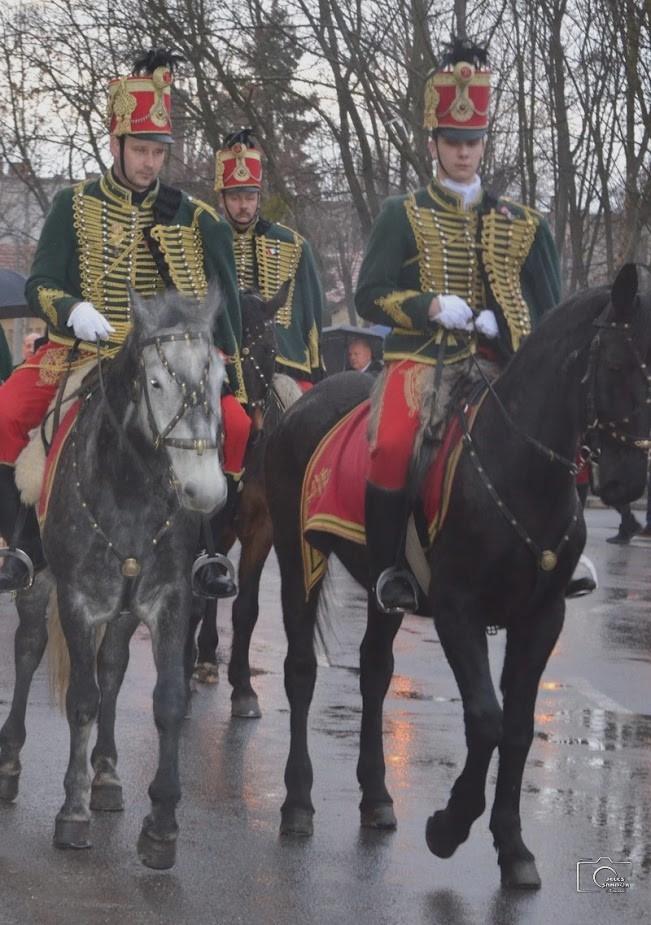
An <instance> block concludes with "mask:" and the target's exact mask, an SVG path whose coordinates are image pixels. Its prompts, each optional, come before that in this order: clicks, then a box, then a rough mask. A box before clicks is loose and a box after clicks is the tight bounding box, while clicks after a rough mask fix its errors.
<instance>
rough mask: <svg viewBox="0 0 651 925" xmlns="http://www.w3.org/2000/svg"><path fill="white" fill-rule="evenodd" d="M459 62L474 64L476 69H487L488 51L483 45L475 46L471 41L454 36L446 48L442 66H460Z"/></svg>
mask: <svg viewBox="0 0 651 925" xmlns="http://www.w3.org/2000/svg"><path fill="white" fill-rule="evenodd" d="M459 61H467V62H468V64H474V66H475V67H486V65H487V64H488V49H487V48H482V47H481V45H475V43H474V42H471V41H470V39H463V38H459V37H458V36H456V35H453V36H452V37H451V39H450V41H449V42H448V44H447V45H446V46H445V52H444V54H443V57H442V58H441V65H440V66H441V67H445V66H446V65H447V64H458V63H459Z"/></svg>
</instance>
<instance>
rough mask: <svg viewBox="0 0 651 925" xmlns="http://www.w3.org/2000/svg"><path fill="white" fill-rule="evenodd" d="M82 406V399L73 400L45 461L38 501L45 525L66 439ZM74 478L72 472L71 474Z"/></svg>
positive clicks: (60, 423) (41, 519) (40, 514)
mask: <svg viewBox="0 0 651 925" xmlns="http://www.w3.org/2000/svg"><path fill="white" fill-rule="evenodd" d="M80 408H81V399H78V400H77V401H75V402H73V404H72V405H70V407H69V408H68V410H67V411H66V413H65V414H64V416H63V417H62V419H61V421H60V422H59V426H58V428H57V429H56V431H55V433H54V439H53V440H52V444H51V446H50V452H49V453H48V455H47V460H46V462H45V474H44V476H43V485H42V487H41V496H40V498H39V501H38V511H37V513H38V521H39V523H40V524H41V526H42V525H43V523H44V522H45V518H46V516H47V508H48V504H49V502H50V493H51V491H52V484H53V482H54V476H55V474H56V471H57V467H58V465H59V459H60V458H61V451H62V450H63V447H64V446H65V443H66V440H67V439H68V437H69V436H70V432H71V430H72V427H73V425H74V423H75V421H76V420H77V415H78V414H79V409H80ZM70 477H71V478H72V473H71V475H70Z"/></svg>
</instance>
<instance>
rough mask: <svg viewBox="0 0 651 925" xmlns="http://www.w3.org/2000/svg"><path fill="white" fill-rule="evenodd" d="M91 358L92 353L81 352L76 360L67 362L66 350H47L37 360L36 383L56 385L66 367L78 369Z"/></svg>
mask: <svg viewBox="0 0 651 925" xmlns="http://www.w3.org/2000/svg"><path fill="white" fill-rule="evenodd" d="M92 359H93V356H92V354H88V353H82V354H81V356H79V357H77V359H76V360H73V361H72V362H69V360H68V351H67V350H58V349H56V350H48V351H47V353H45V354H44V355H43V356H42V357H41V359H40V361H39V364H38V379H37V380H36V385H37V386H38V385H56V384H57V383H58V382H59V380H60V379H61V377H62V376H63V374H64V372H65V371H66V370H67V369H68V367H70V369H71V370H73V369H79V367H80V366H85V365H86V364H87V363H90V362H91V361H92Z"/></svg>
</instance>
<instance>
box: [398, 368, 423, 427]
mask: <svg viewBox="0 0 651 925" xmlns="http://www.w3.org/2000/svg"><path fill="white" fill-rule="evenodd" d="M400 372H401V374H402V376H403V392H404V396H405V401H406V402H407V407H408V408H409V417H413V416H414V415H415V414H420V409H421V405H422V402H423V389H424V388H425V384H426V382H427V378H428V376H429V375H430V367H429V366H426V365H425V364H424V363H416V364H415V365H414V366H410V367H407V368H406V369H405V368H403V369H401V370H400Z"/></svg>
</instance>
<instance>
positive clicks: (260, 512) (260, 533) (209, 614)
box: [186, 281, 301, 719]
mask: <svg viewBox="0 0 651 925" xmlns="http://www.w3.org/2000/svg"><path fill="white" fill-rule="evenodd" d="M289 284H290V283H289V281H288V282H286V283H284V284H283V285H282V286H281V287H280V289H279V290H278V292H277V293H276V294H275V295H274V296H273V297H272V298H271V299H269V300H267V301H265V300H263V299H262V298H261V296H260V294H259V293H258V292H256V291H255V290H244V291H242V292H241V293H240V303H241V307H242V372H243V376H244V384H245V386H246V392H247V396H248V399H249V411H250V414H251V417H252V420H253V426H252V430H251V438H250V440H249V446H248V448H247V453H246V458H245V475H244V483H243V486H242V491H241V492H240V496H239V498H238V504H237V507H236V509H235V510H234V511H233V512H231V511H228V510H227V509H224V511H222V512H221V513H220V514H218V515H217V517H216V518H215V521H214V525H213V529H214V532H215V537H214V539H215V548H216V549H217V550H219V552H221V553H226V552H228V551H229V550H230V549H231V548H232V546H233V545H234V543H235V541H236V540H239V542H240V545H241V550H240V560H239V566H238V588H239V591H238V595H237V597H236V598H235V600H234V601H233V610H232V625H233V636H232V643H231V655H230V660H229V664H228V680H229V682H230V684H231V686H232V688H233V690H232V692H231V715H232V716H233V717H239V718H244V719H257V718H259V717H260V716H261V715H262V714H261V711H260V705H259V703H258V697H257V694H256V692H255V690H254V689H253V686H252V684H251V666H250V663H249V648H250V644H251V636H252V634H253V630H254V629H255V625H256V623H257V620H258V611H259V608H258V595H259V590H260V576H261V575H262V569H263V568H264V564H265V562H266V561H267V558H268V556H269V552H270V551H271V546H272V540H273V536H272V528H271V519H270V517H269V510H268V508H267V500H266V497H265V489H264V472H263V459H264V451H265V443H266V439H267V437H268V435H269V434H270V433H272V432H273V430H274V428H275V426H276V424H277V423H278V421H279V420H280V417H281V415H282V414H283V413H284V411H285V410H286V409H287V408H288V407H289V406H290V405H291V404H292V403H293V402H294V401H296V400H297V399H298V398H300V396H301V391H300V389H299V387H298V386H297V385H296V383H295V382H294V381H293V380H292V379H290V378H289V377H288V376H284V375H282V376H279V375H274V369H275V361H276V338H275V332H274V316H275V314H276V312H277V311H278V310H279V309H280V308H282V306H283V305H284V304H285V301H286V300H287V294H288V291H289ZM199 624H200V628H199V633H198V636H197V644H196V646H195V635H196V632H197V627H198V626H199ZM218 644H219V634H218V630H217V601H215V600H207V599H205V598H200V597H197V596H195V597H194V598H193V605H192V618H191V625H190V634H189V636H188V644H187V646H186V671H187V672H188V675H189V674H190V673H192V672H193V674H194V677H195V678H196V679H197V680H199V681H201V682H203V683H208V684H211V683H215V682H216V681H217V679H218V668H217V646H218ZM195 660H196V664H195Z"/></svg>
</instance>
